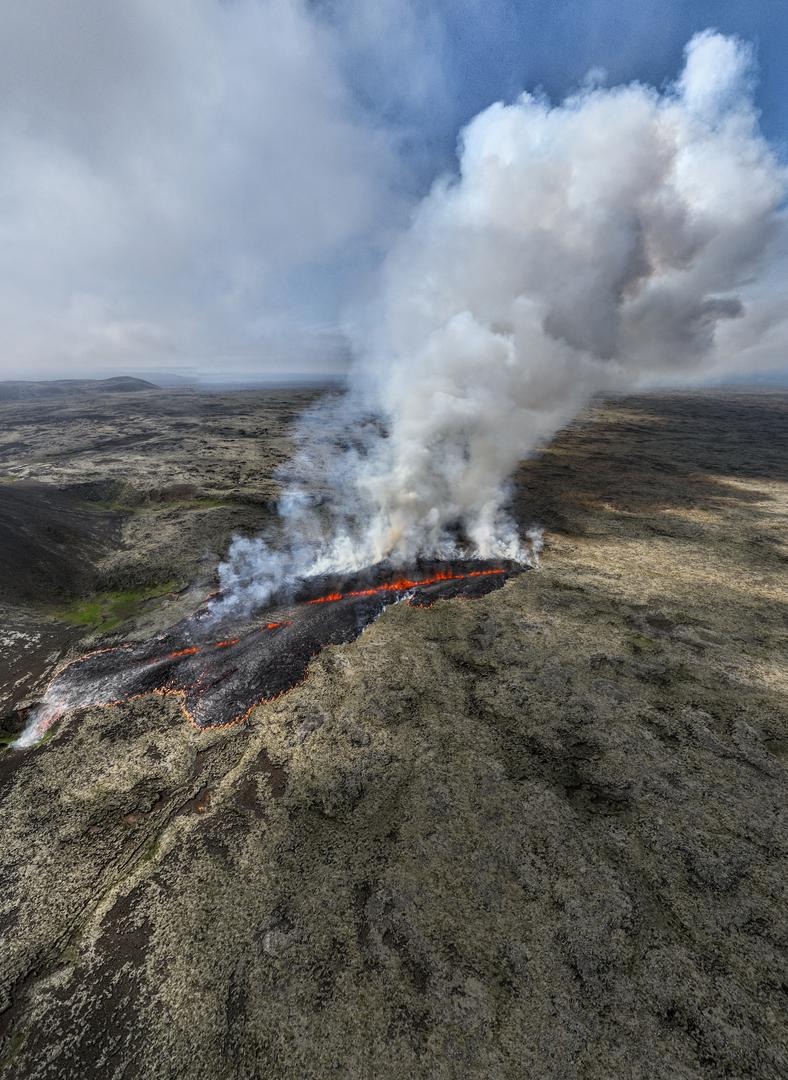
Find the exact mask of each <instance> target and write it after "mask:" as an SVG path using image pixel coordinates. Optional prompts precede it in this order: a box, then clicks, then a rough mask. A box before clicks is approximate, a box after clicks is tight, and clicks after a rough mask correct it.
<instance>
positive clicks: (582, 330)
mask: <svg viewBox="0 0 788 1080" xmlns="http://www.w3.org/2000/svg"><path fill="white" fill-rule="evenodd" d="M753 86H754V63H753V56H752V51H751V49H750V48H749V46H747V45H746V44H745V43H743V42H741V41H739V40H737V39H734V38H729V37H723V36H721V35H719V34H717V33H714V32H710V31H707V32H705V33H702V34H699V35H697V36H696V37H694V38H693V39H692V40H691V41H690V43H689V45H688V46H687V49H686V62H685V67H684V70H683V71H682V73H681V75H680V77H679V78H678V80H677V81H676V83H675V84H674V85H672V86H670V87H668V88H667V89H665V90H664V91H662V92H659V91H657V90H656V89H653V88H651V87H648V86H644V85H642V84H640V83H633V84H631V85H628V86H620V87H614V88H604V87H602V86H599V85H593V84H591V83H589V84H588V85H586V86H585V87H584V88H583V89H582V90H580V91H579V92H578V93H576V94H575V95H573V96H571V97H569V98H567V99H566V100H565V101H564V102H563V103H561V104H559V105H551V104H550V103H549V102H548V101H547V100H545V99H544V98H542V97H539V96H535V95H532V94H523V95H522V97H521V98H520V99H519V100H517V101H516V102H515V103H514V104H511V105H503V104H500V103H499V104H495V105H493V106H491V107H490V108H488V109H486V110H485V111H484V112H482V113H481V114H480V115H479V116H477V117H476V118H475V119H474V120H473V121H472V122H471V123H470V124H469V125H468V126H467V128H466V129H465V131H464V132H463V134H462V137H461V143H460V161H459V174H458V176H457V177H456V178H452V179H444V180H441V181H440V182H439V183H438V184H436V186H435V187H434V189H433V190H432V192H431V193H430V194H429V196H428V197H427V198H426V199H425V200H424V202H423V203H422V205H421V206H420V207H419V209H418V211H417V213H416V215H415V217H414V219H413V221H412V223H411V225H410V227H409V229H408V230H407V231H406V232H405V233H404V235H402V236H401V237H400V239H399V240H398V242H397V243H396V245H395V246H394V248H393V250H392V251H391V252H390V254H389V256H388V258H387V260H386V262H385V264H384V266H383V268H382V270H381V274H380V280H379V286H378V290H377V294H376V296H375V298H374V299H373V301H372V302H371V303H369V304H367V305H366V309H365V310H366V314H365V315H364V317H363V318H359V317H358V314H357V316H356V318H357V328H356V331H355V340H354V345H355V353H356V364H355V368H354V372H353V377H352V383H351V390H350V393H349V395H348V396H347V397H346V398H345V399H344V400H342V401H341V402H340V403H339V404H337V403H336V402H332V403H330V404H329V405H328V406H322V407H320V408H318V410H316V412H314V413H313V414H312V415H311V416H310V417H308V418H307V420H306V421H305V423H304V425H303V428H302V432H301V444H302V445H301V451H300V454H299V455H298V456H297V458H296V461H295V463H294V464H293V466H292V467H291V469H290V471H289V473H288V474H287V475H286V476H285V477H284V478H283V479H284V482H285V497H284V500H283V506H282V515H283V526H284V544H285V552H286V553H285V555H281V554H280V555H278V556H277V557H276V558H277V559H278V560H279V561H278V563H277V565H275V566H274V564H273V563H271V562H270V557H271V556H270V551H269V549H268V548H267V547H266V546H265V545H264V544H262V542H261V541H257V542H255V541H251V542H250V541H237V542H236V544H235V545H234V547H233V550H232V551H231V554H230V558H229V560H228V562H226V563H225V564H224V565H223V566H222V567H221V568H220V578H221V584H222V588H223V589H224V590H225V593H226V595H227V596H229V597H232V598H234V602H235V601H239V600H240V601H243V602H246V603H248V602H251V601H252V598H254V599H256V600H259V599H260V597H261V596H263V595H267V588H266V587H265V585H264V583H265V581H266V580H269V579H270V580H271V581H273V580H279V581H281V579H282V578H281V575H284V576H285V577H288V576H289V577H299V576H303V575H305V574H308V573H311V572H316V571H317V570H320V569H337V570H341V569H350V568H354V567H358V566H363V565H369V564H372V563H376V562H378V561H379V560H381V559H386V558H389V559H393V560H409V559H412V558H414V557H415V556H417V555H429V556H436V557H443V556H448V555H456V554H458V553H463V554H473V555H478V556H481V557H487V558H494V557H510V558H521V559H522V558H527V557H528V554H529V549H528V546H527V545H526V546H524V545H523V544H522V543H521V541H520V538H519V537H518V534H517V529H516V526H515V524H514V523H513V522H512V521H511V519H510V518H509V517H508V515H507V513H506V504H507V498H508V492H509V488H508V484H509V478H510V476H511V475H512V472H513V470H514V469H515V467H516V465H517V463H518V461H520V460H522V459H523V458H525V457H527V456H528V455H529V454H532V453H533V452H534V451H535V450H536V449H537V448H538V447H540V446H541V445H543V444H544V443H545V442H546V440H548V439H549V438H550V437H551V436H552V435H553V434H554V433H555V432H556V431H557V430H558V429H559V428H560V427H561V426H563V425H564V424H565V423H567V422H568V421H569V420H570V419H571V418H572V417H573V416H574V415H575V414H576V413H577V412H578V410H579V409H580V408H581V407H582V406H583V405H584V404H585V403H586V402H587V401H588V400H589V398H590V397H591V396H592V395H593V394H595V393H598V392H602V391H611V390H622V389H626V388H631V387H634V386H639V385H644V384H648V383H649V382H651V383H653V382H655V381H659V380H665V379H670V380H671V381H672V382H674V383H675V382H677V381H680V380H682V379H697V377H698V374H699V373H703V372H704V371H706V370H708V371H711V370H719V369H720V368H724V366H725V364H726V362H727V359H728V358H727V357H726V355H725V350H726V349H728V348H730V347H731V345H732V344H734V345H735V346H736V348H737V349H740V350H745V349H750V350H755V351H756V352H757V349H758V342H759V341H760V340H761V338H762V337H763V335H764V334H765V333H767V332H768V331H770V330H772V329H773V326H774V319H773V318H772V319H771V321H770V319H769V317H768V315H767V314H765V311H766V307H764V304H766V306H767V307H768V303H767V301H764V302H763V303H761V302H760V301H759V298H758V295H757V290H755V291H754V290H753V286H752V282H753V281H754V280H756V279H757V277H758V275H759V274H763V273H765V272H773V268H772V269H771V270H770V264H769V258H770V241H771V240H773V239H774V237H775V236H776V235H777V234H778V233H779V231H780V230H781V228H782V221H781V218H780V207H781V203H782V200H783V198H784V194H785V188H786V174H785V171H784V169H783V168H782V167H781V166H780V164H779V163H778V161H777V158H776V156H775V154H774V153H773V151H772V149H771V148H770V147H769V145H768V143H767V142H766V141H765V139H764V138H763V137H762V135H761V134H760V131H759V128H758V116H757V112H756V110H755V107H754V104H753V96H752V95H753ZM748 292H752V293H753V300H752V302H751V303H749V302H748V301H747V294H748ZM767 300H768V298H767ZM772 300H773V297H772ZM359 324H360V327H361V328H360V329H359ZM728 326H733V327H735V331H734V332H730V331H729V332H728V333H727V334H726V333H725V331H726V328H727V327H728ZM299 475H300V476H301V477H304V478H305V479H306V482H305V483H301V484H299V482H298V476H299ZM315 493H316V494H315ZM288 545H289V546H288ZM255 589H256V590H257V592H256V593H255ZM225 602H228V601H225Z"/></svg>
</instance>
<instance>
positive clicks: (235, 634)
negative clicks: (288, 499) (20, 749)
mask: <svg viewBox="0 0 788 1080" xmlns="http://www.w3.org/2000/svg"><path fill="white" fill-rule="evenodd" d="M523 569H524V568H523V567H522V566H518V565H516V564H505V565H503V564H498V565H495V566H490V565H484V564H482V563H479V562H478V561H477V562H473V563H471V562H467V563H463V564H461V565H457V566H455V567H453V568H452V569H448V570H447V569H445V568H435V567H434V566H433V567H432V568H430V569H429V570H428V571H425V572H423V573H421V574H416V575H408V576H405V575H401V574H400V575H396V576H393V575H392V576H391V577H392V579H391V580H389V581H383V582H379V583H375V584H369V581H368V578H365V579H362V580H359V579H358V578H356V579H354V580H352V581H343V582H337V581H336V579H333V580H326V579H325V578H323V579H315V580H313V581H311V582H304V583H302V584H301V586H300V588H299V590H298V592H297V593H296V595H295V596H294V597H291V598H290V599H291V603H289V604H288V605H287V606H284V605H280V606H278V607H276V608H275V609H271V610H270V611H269V612H267V613H266V618H265V620H261V619H260V618H259V617H258V618H257V619H256V620H254V621H252V619H251V618H247V619H246V620H245V621H244V622H243V624H238V623H235V624H233V625H232V626H229V625H227V624H224V625H223V630H224V632H225V635H226V636H224V637H222V638H221V639H219V640H217V635H216V631H217V623H216V620H215V618H213V617H212V614H211V607H210V605H204V606H203V607H202V608H200V609H199V610H198V611H197V612H196V613H195V614H194V615H192V616H190V617H189V618H187V619H184V620H182V621H181V622H179V623H177V624H176V625H175V626H173V627H171V628H170V629H169V630H167V631H165V632H164V633H163V634H160V635H159V636H157V637H155V638H153V639H151V640H148V641H144V642H126V643H124V644H122V645H117V646H114V647H111V648H106V649H99V650H97V651H95V652H91V653H87V654H86V655H85V656H82V657H80V658H79V659H77V660H75V661H73V662H72V663H70V664H68V665H67V666H66V667H64V668H62V669H61V670H60V671H59V672H58V673H57V674H56V675H55V677H54V678H53V679H52V681H51V683H50V684H49V687H48V688H47V692H46V695H45V699H44V701H43V703H42V704H41V705H40V706H39V708H38V709H37V710H36V712H35V714H34V715H33V716H32V717H31V720H30V722H29V724H28V728H27V729H26V731H25V734H24V735H23V737H22V739H21V740H20V743H19V745H22V746H24V745H31V744H33V743H35V742H37V741H38V740H39V739H41V738H42V736H43V735H44V734H45V733H46V731H47V730H48V729H49V728H50V727H51V726H52V724H54V723H55V722H56V721H57V720H58V719H59V718H60V717H61V716H63V715H64V714H65V713H67V712H70V711H73V710H74V709H81V708H86V707H90V706H93V707H97V706H101V707H106V706H110V705H119V704H122V703H123V702H127V701H131V700H132V699H135V698H140V697H143V696H144V695H146V694H166V695H174V696H177V697H179V698H180V701H181V711H182V712H183V714H184V716H185V717H186V719H187V720H188V721H189V722H190V723H191V724H193V725H194V726H195V727H197V728H218V727H227V726H229V725H231V724H239V723H242V722H243V721H244V720H245V719H246V718H247V717H248V716H249V714H250V713H251V711H252V710H253V709H254V708H255V707H256V706H257V705H260V704H262V703H263V702H265V701H271V700H272V699H273V698H276V697H279V696H280V695H281V694H284V693H286V692H287V691H288V690H290V689H292V688H293V687H294V686H295V685H297V684H298V683H300V682H301V681H302V680H303V679H304V677H305V676H306V672H307V668H308V666H309V662H310V661H311V660H312V659H313V658H314V657H315V656H316V655H317V654H318V653H319V652H320V650H321V649H323V648H324V647H325V646H326V645H337V644H342V643H347V642H350V641H353V640H354V639H355V638H357V637H358V636H359V634H360V633H361V631H362V630H363V629H364V627H365V626H368V625H369V623H371V622H372V621H373V620H374V619H375V618H376V617H377V616H378V615H379V614H380V613H381V612H382V611H383V610H384V608H386V607H387V606H388V605H389V604H391V603H393V602H395V601H397V600H401V599H407V600H408V602H409V603H411V604H412V605H414V606H417V607H428V606H429V605H431V604H432V603H434V602H435V601H436V600H441V599H449V598H451V597H465V598H468V599H472V598H476V597H480V596H484V595H486V594H487V593H489V592H491V591H492V590H494V589H497V588H499V587H500V586H501V585H503V583H504V582H505V581H506V580H507V579H508V578H509V577H512V576H513V575H515V574H519V573H521V572H522V571H523ZM228 631H230V632H229V633H228Z"/></svg>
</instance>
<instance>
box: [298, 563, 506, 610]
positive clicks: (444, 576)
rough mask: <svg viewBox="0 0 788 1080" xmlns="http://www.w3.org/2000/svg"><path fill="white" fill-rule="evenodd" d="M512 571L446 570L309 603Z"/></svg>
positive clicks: (332, 595) (498, 568)
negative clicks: (452, 571) (432, 574)
mask: <svg viewBox="0 0 788 1080" xmlns="http://www.w3.org/2000/svg"><path fill="white" fill-rule="evenodd" d="M509 572H510V571H506V570H504V569H502V568H500V567H496V568H495V569H492V570H469V571H468V572H467V573H465V574H452V573H451V571H449V570H445V571H441V572H440V573H437V574H435V575H434V576H433V577H428V578H420V579H418V580H413V581H412V580H411V579H410V578H400V580H399V581H390V582H387V583H386V584H385V585H375V586H373V587H372V588H371V589H354V590H353V591H351V592H345V593H339V592H333V593H328V594H327V595H326V596H318V597H316V598H315V599H314V600H307V603H308V604H332V603H334V602H335V601H337V600H346V599H348V597H353V596H375V595H376V594H377V593H384V592H409V591H410V590H411V589H418V588H419V587H421V586H425V585H436V584H437V583H438V582H440V581H464V580H465V579H466V578H477V577H490V576H491V575H492V574H506V573H509Z"/></svg>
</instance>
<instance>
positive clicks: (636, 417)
mask: <svg viewBox="0 0 788 1080" xmlns="http://www.w3.org/2000/svg"><path fill="white" fill-rule="evenodd" d="M710 430H713V431H714V432H715V435H714V438H713V439H710V438H709V431H710ZM787 430H788V395H784V394H769V395H764V394H757V393H751V394H745V393H742V394H733V395H731V394H726V395H722V394H720V395H714V394H711V395H704V396H703V397H700V396H699V395H697V394H691V393H685V394H664V395H649V396H648V397H640V398H636V397H628V398H623V399H619V400H617V401H612V402H609V403H605V402H601V403H598V404H597V405H595V406H594V407H593V408H592V409H591V410H589V411H587V412H586V413H584V414H583V415H582V416H581V417H580V418H579V419H578V420H577V421H575V422H574V423H573V424H571V425H570V426H569V427H567V428H566V429H565V430H564V431H563V432H561V433H560V434H559V435H558V436H557V437H556V438H555V440H554V441H553V442H552V443H551V444H550V446H548V447H547V448H545V449H544V450H543V452H542V453H541V454H540V455H539V456H538V457H536V458H534V459H532V460H531V461H528V462H525V463H524V464H523V465H522V466H521V467H520V469H519V470H518V472H517V474H516V476H515V479H514V494H513V499H512V503H513V509H514V513H515V516H516V518H517V520H518V522H519V523H520V524H521V525H523V526H525V525H526V524H530V523H532V522H533V521H534V520H537V521H538V522H539V523H540V524H542V525H543V526H544V527H545V528H546V529H547V530H548V532H555V533H561V534H564V535H566V536H585V535H588V534H589V531H591V532H593V533H594V534H598V533H599V529H600V523H599V512H600V510H602V511H606V512H607V514H609V515H611V516H617V517H618V522H617V526H618V528H617V531H620V532H621V533H623V534H627V535H630V536H642V535H643V533H644V531H645V532H646V533H648V532H656V533H657V534H665V519H664V515H665V514H666V513H667V514H668V515H672V518H671V531H672V529H673V526H674V524H675V527H676V528H678V529H680V527H681V526H680V524H679V523H680V522H681V521H682V516H683V521H684V522H685V529H689V530H692V528H693V525H694V526H695V531H696V533H697V527H699V526H700V524H701V523H702V525H703V527H704V528H708V527H712V525H713V519H714V517H715V515H718V514H719V515H724V518H725V524H724V526H722V525H721V527H724V528H726V529H729V528H730V519H731V515H734V517H735V518H736V519H739V520H741V521H745V520H746V518H747V516H748V514H749V511H750V509H751V508H752V507H754V506H755V505H757V504H760V503H763V502H766V501H769V500H770V499H772V494H771V492H770V490H769V489H770V485H771V484H772V483H773V482H778V481H780V480H784V478H785V444H786V437H785V432H786V431H787ZM625 466H626V467H625ZM753 482H757V484H758V485H759V486H758V487H755V486H753ZM604 527H605V528H607V525H605V526H604ZM759 542H761V543H762V544H764V545H767V546H768V545H770V544H776V543H778V542H779V538H778V536H777V535H776V534H775V535H774V536H771V537H768V536H766V535H763V534H762V536H761V539H760V541H759Z"/></svg>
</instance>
